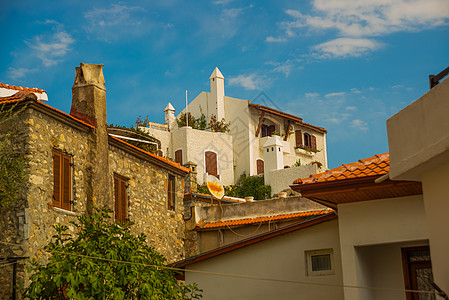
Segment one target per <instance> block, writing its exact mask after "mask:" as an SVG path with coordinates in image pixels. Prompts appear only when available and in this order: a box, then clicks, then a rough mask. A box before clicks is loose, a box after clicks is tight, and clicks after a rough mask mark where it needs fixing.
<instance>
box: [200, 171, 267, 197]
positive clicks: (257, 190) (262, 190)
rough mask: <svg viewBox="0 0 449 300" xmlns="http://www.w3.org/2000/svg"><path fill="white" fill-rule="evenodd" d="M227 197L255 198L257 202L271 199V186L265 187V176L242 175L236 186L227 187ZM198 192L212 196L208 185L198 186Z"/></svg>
mask: <svg viewBox="0 0 449 300" xmlns="http://www.w3.org/2000/svg"><path fill="white" fill-rule="evenodd" d="M224 189H225V195H226V196H230V197H239V198H245V197H254V199H256V200H264V199H269V198H270V197H271V186H269V185H265V182H264V177H263V176H247V175H246V174H242V175H241V176H240V178H239V180H238V182H237V184H236V185H229V186H225V187H224ZM198 192H199V193H203V194H208V195H210V192H209V190H208V188H207V186H206V184H203V185H198Z"/></svg>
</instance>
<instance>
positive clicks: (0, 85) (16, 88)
mask: <svg viewBox="0 0 449 300" xmlns="http://www.w3.org/2000/svg"><path fill="white" fill-rule="evenodd" d="M0 88H5V89H10V90H17V91H27V92H34V93H47V92H46V91H45V90H41V89H36V88H27V87H23V86H15V85H9V84H4V83H1V82H0Z"/></svg>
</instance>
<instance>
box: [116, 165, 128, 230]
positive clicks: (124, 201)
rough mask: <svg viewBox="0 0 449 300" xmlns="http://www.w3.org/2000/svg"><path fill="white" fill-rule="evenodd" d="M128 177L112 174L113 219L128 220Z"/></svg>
mask: <svg viewBox="0 0 449 300" xmlns="http://www.w3.org/2000/svg"><path fill="white" fill-rule="evenodd" d="M127 188H128V179H127V178H125V177H122V176H120V175H118V174H114V197H115V199H114V200H115V206H114V208H115V221H121V222H123V223H125V222H126V221H128V191H127Z"/></svg>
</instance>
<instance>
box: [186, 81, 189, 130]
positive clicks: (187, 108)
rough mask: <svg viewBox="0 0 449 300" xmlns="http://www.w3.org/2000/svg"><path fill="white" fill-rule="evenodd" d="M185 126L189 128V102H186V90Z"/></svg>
mask: <svg viewBox="0 0 449 300" xmlns="http://www.w3.org/2000/svg"><path fill="white" fill-rule="evenodd" d="M186 126H187V127H189V102H188V101H187V90H186Z"/></svg>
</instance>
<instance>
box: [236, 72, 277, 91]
mask: <svg viewBox="0 0 449 300" xmlns="http://www.w3.org/2000/svg"><path fill="white" fill-rule="evenodd" d="M228 83H229V84H230V85H239V86H242V87H243V88H245V89H246V90H260V89H263V88H265V87H267V86H268V82H267V80H266V79H265V78H264V77H260V75H259V74H255V73H253V74H250V75H239V76H237V77H232V78H229V79H228Z"/></svg>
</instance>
